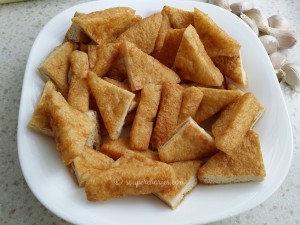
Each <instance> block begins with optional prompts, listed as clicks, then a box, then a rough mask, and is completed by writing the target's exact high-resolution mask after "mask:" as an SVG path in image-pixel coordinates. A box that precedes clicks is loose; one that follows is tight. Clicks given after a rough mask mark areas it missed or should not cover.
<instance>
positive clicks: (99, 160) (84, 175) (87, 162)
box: [72, 147, 114, 186]
mask: <svg viewBox="0 0 300 225" xmlns="http://www.w3.org/2000/svg"><path fill="white" fill-rule="evenodd" d="M113 162H114V160H113V159H111V158H110V157H108V156H106V155H104V154H103V153H101V152H98V151H95V150H94V149H92V148H89V147H85V149H84V151H83V152H82V154H81V155H79V156H77V157H76V158H75V159H74V160H73V163H72V169H73V170H74V174H75V176H76V178H77V181H78V184H79V186H83V185H84V183H85V181H86V180H87V179H88V177H89V176H93V175H94V174H95V172H96V173H98V172H99V171H98V170H105V169H108V168H110V167H111V165H112V163H113Z"/></svg>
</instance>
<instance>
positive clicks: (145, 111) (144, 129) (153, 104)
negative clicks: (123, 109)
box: [129, 84, 161, 150]
mask: <svg viewBox="0 0 300 225" xmlns="http://www.w3.org/2000/svg"><path fill="white" fill-rule="evenodd" d="M160 93H161V85H155V84H149V85H146V86H145V87H144V88H143V89H142V92H141V101H140V103H139V106H138V109H137V112H136V116H135V118H134V121H133V124H132V127H131V130H130V138H129V146H130V147H131V148H133V149H136V150H147V149H148V148H149V143H150V138H151V134H152V130H153V126H154V120H155V118H156V114H157V110H158V106H159V101H160Z"/></svg>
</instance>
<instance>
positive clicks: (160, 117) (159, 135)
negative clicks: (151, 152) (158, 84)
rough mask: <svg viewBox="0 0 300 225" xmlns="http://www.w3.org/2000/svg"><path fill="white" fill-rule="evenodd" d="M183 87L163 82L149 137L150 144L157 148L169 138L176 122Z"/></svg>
mask: <svg viewBox="0 0 300 225" xmlns="http://www.w3.org/2000/svg"><path fill="white" fill-rule="evenodd" d="M182 93H183V88H182V87H181V86H180V85H179V84H173V83H169V82H165V83H163V86H162V92H161V100H160V104H159V110H158V113H157V119H156V123H155V127H154V130H153V133H152V137H151V146H152V148H154V149H158V148H159V147H160V146H162V145H163V144H164V143H165V142H166V141H167V140H168V139H169V138H170V135H171V134H172V132H173V131H174V130H175V128H176V126H177V123H178V116H179V113H180V106H181V102H182Z"/></svg>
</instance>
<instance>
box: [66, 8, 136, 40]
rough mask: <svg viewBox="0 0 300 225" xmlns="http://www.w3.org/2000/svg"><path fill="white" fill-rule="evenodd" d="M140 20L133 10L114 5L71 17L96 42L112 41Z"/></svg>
mask: <svg viewBox="0 0 300 225" xmlns="http://www.w3.org/2000/svg"><path fill="white" fill-rule="evenodd" d="M139 20H140V17H139V16H136V15H135V10H134V9H131V8H129V7H115V8H109V9H106V10H103V11H97V12H92V13H89V14H82V15H78V16H76V17H74V18H73V19H72V22H73V24H75V25H78V26H79V27H80V28H81V29H82V30H83V31H84V32H85V33H86V34H87V35H88V36H89V37H90V38H91V39H92V40H93V41H95V42H96V43H97V44H101V43H105V42H113V41H115V40H116V39H117V37H118V36H119V35H120V34H121V33H123V32H124V31H125V30H127V29H128V28H129V27H131V26H132V25H133V24H134V23H136V22H137V21H139Z"/></svg>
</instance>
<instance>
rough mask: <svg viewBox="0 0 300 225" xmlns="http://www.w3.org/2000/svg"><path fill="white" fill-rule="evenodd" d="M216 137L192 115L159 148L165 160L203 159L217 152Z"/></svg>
mask: <svg viewBox="0 0 300 225" xmlns="http://www.w3.org/2000/svg"><path fill="white" fill-rule="evenodd" d="M216 151H217V150H216V147H215V142H214V139H213V138H212V137H211V136H210V135H209V134H208V133H207V132H206V131H205V130H204V129H203V128H201V127H200V126H199V125H198V124H197V123H196V122H195V121H194V120H193V119H192V118H191V117H189V118H188V119H187V120H186V121H184V122H183V123H181V124H180V125H179V126H178V127H177V128H176V130H175V132H174V135H173V136H172V137H171V138H170V139H169V140H168V141H167V142H166V143H165V144H164V145H163V146H161V147H160V148H159V149H158V155H159V159H160V160H161V161H163V162H167V163H170V162H178V161H186V160H195V159H202V158H204V157H207V156H211V155H213V154H214V153H216Z"/></svg>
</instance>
